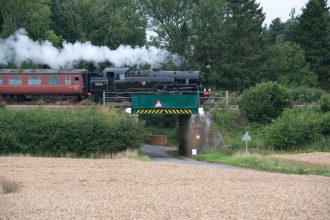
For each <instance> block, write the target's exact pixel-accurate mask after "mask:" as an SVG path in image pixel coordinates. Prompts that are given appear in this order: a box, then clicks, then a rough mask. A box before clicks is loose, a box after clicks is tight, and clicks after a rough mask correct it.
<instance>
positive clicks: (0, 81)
mask: <svg viewBox="0 0 330 220" xmlns="http://www.w3.org/2000/svg"><path fill="white" fill-rule="evenodd" d="M2 84H3V81H2V76H0V85H2Z"/></svg>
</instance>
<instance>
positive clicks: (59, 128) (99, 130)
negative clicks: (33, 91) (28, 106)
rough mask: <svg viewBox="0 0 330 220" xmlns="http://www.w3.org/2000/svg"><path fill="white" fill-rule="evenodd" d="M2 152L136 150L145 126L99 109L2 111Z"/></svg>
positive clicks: (0, 127) (81, 152)
mask: <svg viewBox="0 0 330 220" xmlns="http://www.w3.org/2000/svg"><path fill="white" fill-rule="evenodd" d="M0 132H1V134H0V153H2V154H8V153H24V154H32V155H53V156H64V155H66V154H71V155H76V156H88V155H91V154H93V155H100V154H109V153H110V154H111V153H115V152H118V151H122V150H126V149H135V148H138V147H139V146H140V143H141V142H142V140H143V139H144V129H141V126H140V125H139V124H135V123H134V122H132V120H130V119H129V118H128V117H126V116H124V115H121V114H118V113H110V112H101V111H99V110H95V109H93V110H78V111H69V110H14V111H13V110H10V111H9V110H0Z"/></svg>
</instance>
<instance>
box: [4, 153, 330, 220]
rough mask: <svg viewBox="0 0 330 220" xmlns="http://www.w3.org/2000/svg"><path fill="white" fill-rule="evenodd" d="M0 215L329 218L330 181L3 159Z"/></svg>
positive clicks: (165, 166) (123, 163) (162, 165)
mask: <svg viewBox="0 0 330 220" xmlns="http://www.w3.org/2000/svg"><path fill="white" fill-rule="evenodd" d="M0 178H2V179H6V180H10V181H15V182H17V183H19V184H20V185H21V189H20V190H19V191H18V192H15V193H9V194H4V193H1V192H0V219H86V218H87V219H329V216H330V178H328V177H321V176H299V175H286V174H275V173H267V172H258V171H251V170H228V169H218V168H217V169H215V168H209V167H196V166H191V165H187V164H178V163H173V162H154V161H151V162H143V161H137V160H134V159H115V160H107V159H97V160H94V159H67V158H36V157H34V158H33V157H0Z"/></svg>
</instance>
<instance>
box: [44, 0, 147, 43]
mask: <svg viewBox="0 0 330 220" xmlns="http://www.w3.org/2000/svg"><path fill="white" fill-rule="evenodd" d="M50 5H51V9H52V20H53V24H52V26H53V29H54V30H55V32H56V33H57V34H58V35H61V36H63V38H64V39H66V40H67V41H69V42H75V41H77V40H79V41H82V42H85V41H91V42H92V43H93V44H95V45H106V46H109V47H111V48H117V47H118V46H119V45H120V44H129V45H133V46H135V45H139V46H142V45H144V44H145V42H146V41H145V29H146V20H145V19H143V18H142V16H141V15H140V14H139V12H138V10H137V9H138V8H137V5H136V3H135V2H134V1H130V0H122V1H116V0H96V1H93V0H52V1H51V3H50Z"/></svg>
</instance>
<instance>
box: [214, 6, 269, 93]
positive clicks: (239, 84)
mask: <svg viewBox="0 0 330 220" xmlns="http://www.w3.org/2000/svg"><path fill="white" fill-rule="evenodd" d="M264 19H265V14H264V13H263V12H262V8H260V4H257V3H256V2H255V0H237V1H228V7H227V9H226V16H225V34H224V37H223V42H222V44H223V55H222V56H223V59H221V60H219V61H218V63H217V64H216V69H215V70H216V74H214V75H213V80H212V81H214V82H215V83H216V86H217V87H221V88H225V89H229V90H243V89H244V88H247V87H249V86H251V85H254V84H256V83H257V82H258V81H259V80H260V64H261V63H262V62H263V51H264V49H263V48H264V44H263V41H262V36H261V32H262V23H263V21H264Z"/></svg>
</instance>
